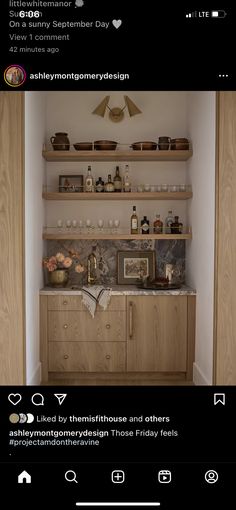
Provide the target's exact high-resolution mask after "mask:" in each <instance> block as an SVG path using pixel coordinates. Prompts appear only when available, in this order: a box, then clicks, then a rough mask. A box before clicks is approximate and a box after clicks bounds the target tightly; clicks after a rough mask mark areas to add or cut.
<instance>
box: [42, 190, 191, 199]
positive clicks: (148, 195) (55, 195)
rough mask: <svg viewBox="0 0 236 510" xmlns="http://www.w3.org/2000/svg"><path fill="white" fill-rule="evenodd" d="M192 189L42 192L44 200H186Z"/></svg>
mask: <svg viewBox="0 0 236 510" xmlns="http://www.w3.org/2000/svg"><path fill="white" fill-rule="evenodd" d="M192 196H193V194H192V191H178V192H177V191H174V192H163V191H160V192H140V193H139V192H130V193H105V192H104V193H86V192H84V193H69V192H66V193H59V192H43V198H44V199H45V200H113V201H114V200H132V201H134V200H187V199H188V198H192Z"/></svg>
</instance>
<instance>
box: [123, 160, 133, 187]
mask: <svg viewBox="0 0 236 510" xmlns="http://www.w3.org/2000/svg"><path fill="white" fill-rule="evenodd" d="M123 191H131V181H130V171H129V165H125V173H124V177H123Z"/></svg>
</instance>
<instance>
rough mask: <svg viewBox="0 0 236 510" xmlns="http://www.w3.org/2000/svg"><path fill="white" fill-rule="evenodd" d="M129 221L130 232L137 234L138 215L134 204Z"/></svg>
mask: <svg viewBox="0 0 236 510" xmlns="http://www.w3.org/2000/svg"><path fill="white" fill-rule="evenodd" d="M130 222H131V234H138V216H137V213H136V206H135V205H134V206H133V214H132V216H131V218H130Z"/></svg>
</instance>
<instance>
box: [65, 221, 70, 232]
mask: <svg viewBox="0 0 236 510" xmlns="http://www.w3.org/2000/svg"><path fill="white" fill-rule="evenodd" d="M66 228H67V230H70V229H71V220H66Z"/></svg>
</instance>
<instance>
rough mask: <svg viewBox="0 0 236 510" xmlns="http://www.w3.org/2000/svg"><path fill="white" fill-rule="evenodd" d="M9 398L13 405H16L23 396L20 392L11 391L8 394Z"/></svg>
mask: <svg viewBox="0 0 236 510" xmlns="http://www.w3.org/2000/svg"><path fill="white" fill-rule="evenodd" d="M8 400H9V402H11V404H13V406H16V405H17V404H19V402H20V401H21V400H22V396H21V395H20V393H10V394H9V395H8Z"/></svg>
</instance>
